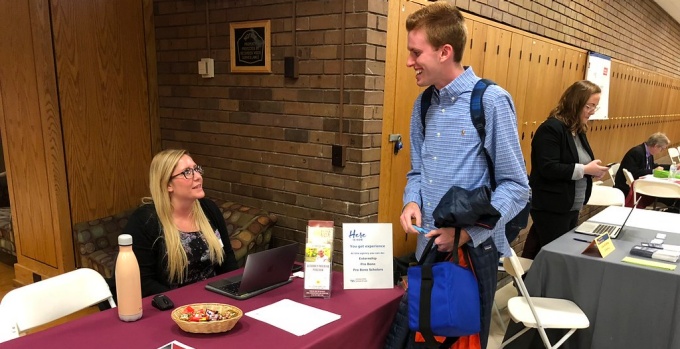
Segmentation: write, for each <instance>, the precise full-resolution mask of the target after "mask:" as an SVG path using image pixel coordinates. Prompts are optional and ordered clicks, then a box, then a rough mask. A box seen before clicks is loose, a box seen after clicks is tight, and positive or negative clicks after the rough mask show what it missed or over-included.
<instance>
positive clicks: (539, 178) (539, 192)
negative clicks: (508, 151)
mask: <svg viewBox="0 0 680 349" xmlns="http://www.w3.org/2000/svg"><path fill="white" fill-rule="evenodd" d="M578 137H579V139H580V140H581V144H582V145H583V148H584V149H585V150H586V152H587V153H588V155H590V157H591V158H592V159H595V156H594V155H593V151H592V149H590V144H589V143H588V139H587V138H586V135H585V134H584V133H579V134H578ZM578 162H579V160H578V152H577V150H576V143H575V142H574V139H573V136H572V134H571V132H570V131H569V129H567V126H566V125H565V124H564V123H562V122H561V121H559V120H557V119H555V118H548V119H547V120H546V121H545V122H543V123H542V124H541V125H540V126H539V127H538V129H537V130H536V134H535V135H534V138H533V139H532V141H531V175H530V176H529V185H530V186H531V190H532V192H531V208H532V210H538V211H549V212H555V213H563V212H564V213H566V212H569V210H571V208H572V207H573V205H574V200H575V196H576V181H574V180H572V179H571V176H572V174H573V173H574V167H575V166H576V163H578ZM585 178H586V179H587V185H586V196H585V201H584V204H585V203H586V202H588V199H589V198H590V192H591V189H592V187H593V180H592V177H591V176H589V175H585Z"/></svg>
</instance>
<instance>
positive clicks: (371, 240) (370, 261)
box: [342, 223, 394, 289]
mask: <svg viewBox="0 0 680 349" xmlns="http://www.w3.org/2000/svg"><path fill="white" fill-rule="evenodd" d="M392 257H393V250H392V224H390V223H345V224H343V225H342V261H343V277H344V285H345V289H381V288H392V287H394V274H393V267H394V261H393V258H392Z"/></svg>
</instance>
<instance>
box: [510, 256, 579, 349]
mask: <svg viewBox="0 0 680 349" xmlns="http://www.w3.org/2000/svg"><path fill="white" fill-rule="evenodd" d="M503 264H504V266H505V270H506V271H507V272H508V274H510V275H512V277H513V279H515V282H516V283H517V286H518V287H519V290H520V293H521V295H520V296H517V297H513V298H511V299H510V300H509V301H508V312H509V313H510V317H511V318H512V320H513V321H515V322H521V323H523V324H524V326H525V328H524V329H522V330H521V331H519V332H517V334H515V335H514V336H512V337H511V338H509V339H508V340H507V341H505V342H503V344H501V348H503V347H505V346H506V345H508V344H509V343H510V342H512V341H514V340H515V339H517V338H518V337H519V336H521V335H523V334H524V333H525V332H526V331H528V330H529V329H531V328H535V329H537V330H538V333H539V334H540V336H541V340H542V341H543V344H544V345H545V347H546V348H549V349H554V348H557V347H559V346H560V345H562V344H564V342H565V341H566V340H567V339H568V338H569V337H570V336H571V335H572V334H574V332H576V330H577V329H581V328H588V327H589V326H590V321H588V317H587V316H586V315H585V314H584V313H583V311H582V310H581V308H579V307H578V305H576V304H575V303H574V302H572V301H570V300H566V299H559V298H543V297H531V296H530V295H529V292H528V291H527V288H526V286H525V285H524V281H523V280H522V275H524V268H523V267H522V264H521V263H520V261H519V258H518V257H517V255H516V254H515V252H514V251H512V256H510V257H507V258H505V261H504V262H503ZM545 329H568V330H569V331H568V332H567V333H566V334H565V335H564V336H563V337H562V338H560V340H559V341H557V343H555V345H552V344H550V339H548V335H547V334H546V333H545Z"/></svg>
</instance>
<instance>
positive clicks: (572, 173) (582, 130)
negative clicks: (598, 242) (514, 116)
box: [522, 80, 607, 259]
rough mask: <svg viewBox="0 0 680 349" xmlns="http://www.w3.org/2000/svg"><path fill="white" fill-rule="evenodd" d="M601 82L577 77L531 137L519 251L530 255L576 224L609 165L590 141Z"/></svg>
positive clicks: (528, 256) (530, 256) (526, 255)
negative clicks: (526, 226)
mask: <svg viewBox="0 0 680 349" xmlns="http://www.w3.org/2000/svg"><path fill="white" fill-rule="evenodd" d="M600 93H601V90H600V88H599V87H598V86H597V85H595V84H593V83H592V82H590V81H587V80H582V81H577V82H575V83H574V84H573V85H571V86H569V88H567V90H566V91H564V93H563V94H562V97H561V98H560V101H559V103H558V104H557V106H556V107H555V108H554V109H553V110H552V111H551V112H550V116H548V119H547V120H546V121H545V122H543V123H542V124H541V125H540V126H539V127H538V129H537V130H536V134H535V135H534V138H533V140H532V141H531V175H530V176H529V185H530V186H531V190H532V196H531V197H532V199H531V218H532V219H533V225H532V228H531V229H530V231H529V235H528V237H527V241H526V243H525V246H524V252H523V254H522V256H523V257H526V258H532V259H533V258H534V257H535V256H536V254H537V253H538V251H539V250H540V249H541V248H542V247H543V246H545V245H547V244H548V243H550V242H551V241H553V240H555V239H557V238H558V237H560V236H562V235H563V234H564V233H566V232H568V231H569V230H571V229H573V228H574V227H576V223H577V221H578V216H579V211H580V210H581V208H582V207H583V205H584V204H585V203H586V202H587V201H588V198H589V197H590V191H591V188H592V185H593V181H592V178H593V177H595V178H600V177H602V176H603V175H604V173H605V172H606V171H607V167H605V166H601V165H600V164H601V161H600V160H596V159H595V156H594V155H593V151H592V150H591V149H590V144H588V138H587V137H586V130H587V124H588V119H589V118H590V116H591V115H593V114H595V112H596V111H597V109H598V104H599V103H600Z"/></svg>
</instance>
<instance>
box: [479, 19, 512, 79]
mask: <svg viewBox="0 0 680 349" xmlns="http://www.w3.org/2000/svg"><path fill="white" fill-rule="evenodd" d="M511 37H512V34H511V32H509V31H507V30H505V29H501V28H497V27H494V26H488V29H487V35H486V38H487V40H486V56H485V57H484V77H485V78H487V79H491V80H493V81H495V82H496V83H497V84H498V85H499V86H501V87H503V88H504V89H507V88H508V86H507V85H508V70H509V66H508V62H509V60H510V57H509V52H510V43H511Z"/></svg>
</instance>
